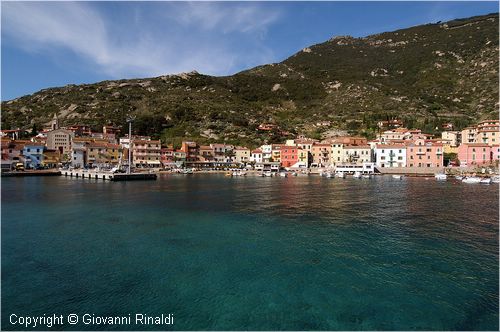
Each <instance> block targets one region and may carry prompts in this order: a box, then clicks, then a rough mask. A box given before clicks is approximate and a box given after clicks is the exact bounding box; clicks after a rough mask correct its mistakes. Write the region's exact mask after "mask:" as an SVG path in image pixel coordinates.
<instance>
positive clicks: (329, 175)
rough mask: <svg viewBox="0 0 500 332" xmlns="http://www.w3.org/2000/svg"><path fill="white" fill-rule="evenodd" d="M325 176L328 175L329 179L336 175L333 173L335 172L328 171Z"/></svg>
mask: <svg viewBox="0 0 500 332" xmlns="http://www.w3.org/2000/svg"><path fill="white" fill-rule="evenodd" d="M325 176H326V177H327V178H328V179H332V178H334V177H335V175H333V174H332V173H330V172H328V173H326V175H325Z"/></svg>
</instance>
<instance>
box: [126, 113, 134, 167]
mask: <svg viewBox="0 0 500 332" xmlns="http://www.w3.org/2000/svg"><path fill="white" fill-rule="evenodd" d="M134 120H135V117H133V116H129V117H127V122H128V168H127V174H130V169H131V165H132V122H133V121H134Z"/></svg>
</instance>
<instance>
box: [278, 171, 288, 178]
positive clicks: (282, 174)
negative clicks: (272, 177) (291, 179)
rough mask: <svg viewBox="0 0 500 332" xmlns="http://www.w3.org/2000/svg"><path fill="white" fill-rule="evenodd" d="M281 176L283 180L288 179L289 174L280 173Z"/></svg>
mask: <svg viewBox="0 0 500 332" xmlns="http://www.w3.org/2000/svg"><path fill="white" fill-rule="evenodd" d="M280 176H281V177H282V178H286V177H288V174H287V173H286V172H280Z"/></svg>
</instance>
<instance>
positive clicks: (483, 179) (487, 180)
mask: <svg viewBox="0 0 500 332" xmlns="http://www.w3.org/2000/svg"><path fill="white" fill-rule="evenodd" d="M479 183H482V184H490V183H491V179H490V178H482V179H481V182H479Z"/></svg>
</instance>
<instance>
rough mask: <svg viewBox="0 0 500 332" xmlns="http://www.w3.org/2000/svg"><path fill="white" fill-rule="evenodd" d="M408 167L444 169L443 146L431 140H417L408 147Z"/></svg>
mask: <svg viewBox="0 0 500 332" xmlns="http://www.w3.org/2000/svg"><path fill="white" fill-rule="evenodd" d="M406 166H407V167H442V166H443V144H441V143H437V142H433V141H431V140H425V139H421V138H419V139H416V140H414V141H412V142H410V143H408V145H407V147H406Z"/></svg>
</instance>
